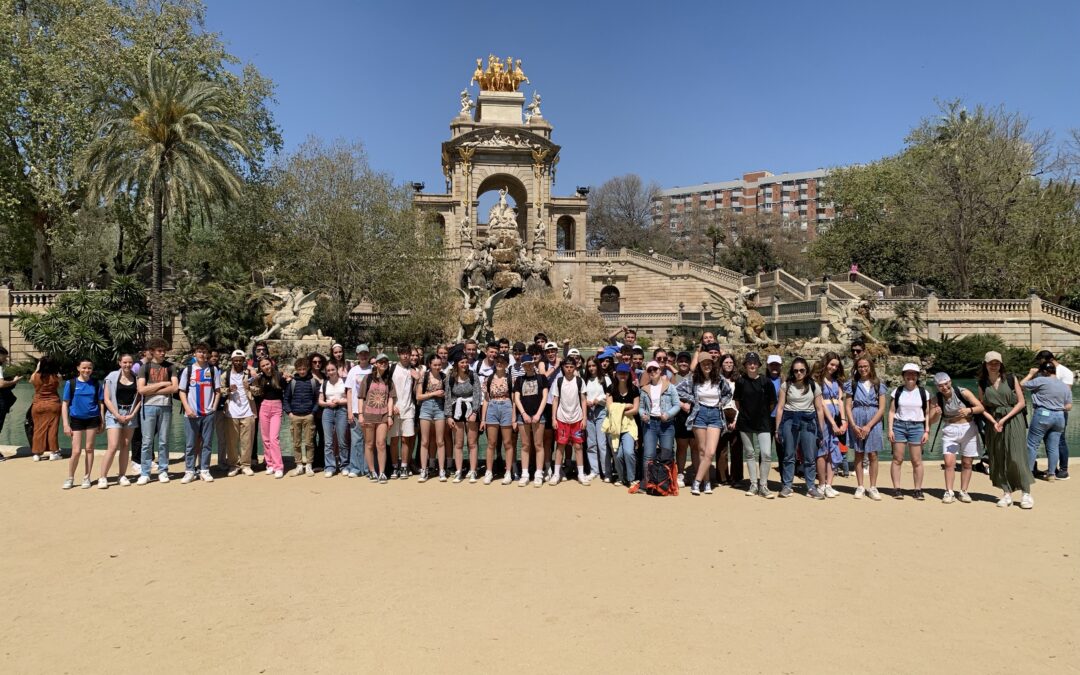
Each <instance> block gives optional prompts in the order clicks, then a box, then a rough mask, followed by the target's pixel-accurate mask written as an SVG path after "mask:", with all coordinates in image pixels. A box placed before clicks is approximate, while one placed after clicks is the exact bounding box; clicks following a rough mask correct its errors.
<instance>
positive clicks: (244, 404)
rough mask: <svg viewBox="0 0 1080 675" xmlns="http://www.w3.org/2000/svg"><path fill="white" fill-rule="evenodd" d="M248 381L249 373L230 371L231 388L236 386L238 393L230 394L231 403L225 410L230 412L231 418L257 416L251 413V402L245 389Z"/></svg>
mask: <svg viewBox="0 0 1080 675" xmlns="http://www.w3.org/2000/svg"><path fill="white" fill-rule="evenodd" d="M247 381H248V374H247V371H244V372H242V373H238V372H236V371H235V370H232V369H231V368H230V369H229V386H232V385H236V391H234V392H230V393H229V402H228V403H227V404H226V407H225V409H226V410H227V411H228V413H229V417H231V418H233V419H243V418H245V417H254V415H255V413H253V412H252V411H251V401H250V400H248V395H247V389H246V388H245V387H244V384H245V383H246V382H247Z"/></svg>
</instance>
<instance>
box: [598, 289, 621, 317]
mask: <svg viewBox="0 0 1080 675" xmlns="http://www.w3.org/2000/svg"><path fill="white" fill-rule="evenodd" d="M600 311H601V312H608V313H618V312H619V311H620V310H619V289H618V288H615V287H614V286H604V287H603V288H601V289H600Z"/></svg>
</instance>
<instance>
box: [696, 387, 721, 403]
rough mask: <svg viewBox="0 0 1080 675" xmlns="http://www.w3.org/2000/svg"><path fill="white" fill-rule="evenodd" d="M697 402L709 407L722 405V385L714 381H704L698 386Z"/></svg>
mask: <svg viewBox="0 0 1080 675" xmlns="http://www.w3.org/2000/svg"><path fill="white" fill-rule="evenodd" d="M697 402H698V405H703V406H706V407H708V408H715V407H717V406H719V405H720V385H719V384H713V383H712V382H703V383H702V384H699V385H698V386H697Z"/></svg>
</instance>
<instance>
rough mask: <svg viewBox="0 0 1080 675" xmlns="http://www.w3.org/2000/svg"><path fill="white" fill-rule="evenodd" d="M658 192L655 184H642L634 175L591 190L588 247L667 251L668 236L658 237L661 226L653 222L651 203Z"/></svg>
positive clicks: (621, 177)
mask: <svg viewBox="0 0 1080 675" xmlns="http://www.w3.org/2000/svg"><path fill="white" fill-rule="evenodd" d="M659 192H660V188H659V186H658V185H656V184H655V183H649V184H646V183H644V182H643V181H642V180H641V177H640V176H638V175H636V174H626V175H625V176H617V177H615V178H612V179H610V180H608V181H606V182H605V183H604V184H603V185H601V186H600V187H597V188H593V189H591V190H590V191H589V211H588V216H587V219H588V223H589V230H588V241H587V245H588V247H589V248H591V249H598V248H609V249H617V248H623V247H625V248H630V249H635V250H638V251H647V250H648V249H649V248H653V249H655V250H658V251H661V252H663V251H664V250H667V249H668V248H669V247H670V246H671V240H670V237H664V236H661V232H662V226H660V225H657V224H654V222H653V201H654V200H655V199H656V197H657V195H658V194H659Z"/></svg>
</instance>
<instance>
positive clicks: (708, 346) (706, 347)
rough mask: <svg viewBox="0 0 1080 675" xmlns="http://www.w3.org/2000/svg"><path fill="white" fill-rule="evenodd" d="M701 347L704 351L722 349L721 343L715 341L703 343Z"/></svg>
mask: <svg viewBox="0 0 1080 675" xmlns="http://www.w3.org/2000/svg"><path fill="white" fill-rule="evenodd" d="M701 348H702V349H703V350H704V351H707V352H718V351H720V345H719V344H717V343H715V342H708V343H706V344H703V345H701Z"/></svg>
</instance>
